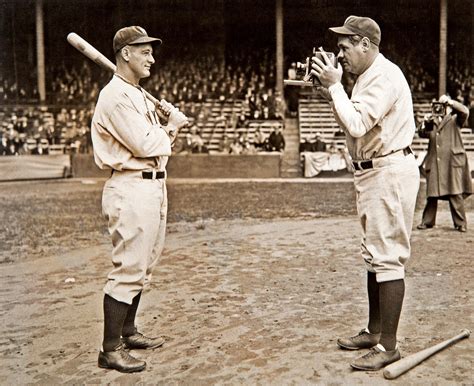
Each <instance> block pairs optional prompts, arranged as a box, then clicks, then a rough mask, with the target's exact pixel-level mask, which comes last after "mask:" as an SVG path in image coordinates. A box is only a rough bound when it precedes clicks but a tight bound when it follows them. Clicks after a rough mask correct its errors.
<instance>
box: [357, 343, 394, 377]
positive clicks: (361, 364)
mask: <svg viewBox="0 0 474 386" xmlns="http://www.w3.org/2000/svg"><path fill="white" fill-rule="evenodd" d="M400 358H401V356H400V351H398V349H397V348H396V349H395V350H391V351H385V349H384V348H383V346H382V345H380V344H378V345H377V346H375V347H374V348H373V349H372V350H370V352H368V353H367V354H365V355H363V356H361V357H360V358H357V359H356V360H355V361H354V362H352V363H351V367H352V368H353V369H356V370H364V371H376V370H380V369H381V368H384V367H385V366H388V365H389V364H390V363H393V362H396V361H398V360H399V359H400Z"/></svg>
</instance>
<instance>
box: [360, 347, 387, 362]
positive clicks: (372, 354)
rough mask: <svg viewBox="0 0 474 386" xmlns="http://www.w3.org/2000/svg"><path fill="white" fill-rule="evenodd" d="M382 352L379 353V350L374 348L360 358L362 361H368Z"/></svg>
mask: <svg viewBox="0 0 474 386" xmlns="http://www.w3.org/2000/svg"><path fill="white" fill-rule="evenodd" d="M381 352H382V351H380V350H379V349H377V348H376V347H374V348H372V349H371V350H370V351H369V352H368V353H367V354H365V355H363V356H362V358H364V359H369V358H372V357H374V356H376V355H377V354H379V353H381Z"/></svg>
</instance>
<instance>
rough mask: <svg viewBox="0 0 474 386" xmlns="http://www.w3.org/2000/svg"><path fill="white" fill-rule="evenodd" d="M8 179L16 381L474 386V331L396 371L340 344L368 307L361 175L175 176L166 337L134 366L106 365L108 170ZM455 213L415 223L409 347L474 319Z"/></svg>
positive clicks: (6, 345)
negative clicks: (427, 225)
mask: <svg viewBox="0 0 474 386" xmlns="http://www.w3.org/2000/svg"><path fill="white" fill-rule="evenodd" d="M0 187H1V189H0V198H1V203H0V209H1V211H2V214H3V216H4V217H3V220H2V222H1V227H2V232H1V236H0V237H1V238H0V242H1V248H0V253H1V254H0V262H1V264H0V278H1V280H2V286H1V292H0V299H1V303H0V304H1V310H0V323H1V326H2V334H1V340H0V341H1V343H2V344H1V348H0V352H1V356H2V367H1V369H0V377H1V378H0V379H2V381H1V383H2V384H27V383H28V384H41V385H46V384H108V383H113V384H124V385H128V384H129V385H132V384H166V385H168V384H193V385H194V384H198V385H201V384H202V385H208V384H249V385H253V384H261V385H264V384H275V385H280V384H331V385H353V384H366V385H368V384H377V385H379V384H381V385H383V384H397V385H405V384H419V385H425V384H440V385H445V384H452V385H455V384H456V385H458V384H471V383H472V378H473V377H472V374H473V373H472V364H473V362H474V349H473V347H474V346H473V344H472V339H473V338H472V337H471V338H470V339H466V340H464V341H462V342H460V343H458V344H457V345H456V346H454V347H451V348H449V349H447V350H445V351H443V352H441V353H439V354H437V355H435V356H434V357H432V358H430V359H429V360H427V361H426V362H424V363H423V364H421V365H420V366H418V367H417V368H415V369H413V370H412V371H410V372H408V373H407V374H405V375H402V376H401V377H400V378H398V379H397V380H394V381H387V380H384V378H383V376H382V373H381V372H375V373H369V372H354V371H352V370H351V369H350V367H349V362H350V361H351V360H352V358H354V357H355V356H357V355H359V353H354V352H347V351H342V350H339V349H337V347H336V344H335V341H336V339H337V338H338V337H339V336H342V335H346V334H352V333H355V332H357V331H358V329H360V328H362V327H364V324H365V323H366V314H367V304H366V295H365V272H364V267H363V264H362V262H361V261H360V258H359V256H358V242H359V228H358V222H357V218H356V215H355V208H354V202H353V201H354V196H353V195H354V192H353V189H352V184H351V182H350V181H338V182H335V181H334V182H327V183H326V182H321V181H311V182H297V181H268V182H261V181H249V182H245V181H243V182H236V181H234V182H233V181H229V182H223V183H194V182H193V183H190V182H184V183H183V182H178V181H170V182H169V196H170V213H169V219H170V224H169V226H168V235H167V242H166V249H165V252H164V255H163V257H162V259H161V262H160V264H159V266H158V267H157V269H156V271H155V277H154V282H153V283H152V285H151V286H150V287H149V289H148V291H147V293H146V294H145V296H144V297H143V304H142V308H141V310H139V326H140V327H141V330H143V331H144V332H146V333H149V334H157V335H162V336H163V337H165V339H166V344H165V346H163V348H161V349H157V350H155V351H151V352H147V351H135V352H134V353H135V354H136V355H137V356H139V357H141V358H146V360H147V364H148V366H147V370H145V371H144V372H142V373H139V374H129V375H125V374H120V373H118V372H115V371H107V370H102V369H99V368H98V367H97V363H96V362H97V352H98V349H99V346H100V340H101V335H102V310H101V301H102V287H103V284H104V279H105V275H106V272H107V271H108V269H109V268H110V261H109V260H110V259H109V250H110V248H109V240H108V237H107V235H106V232H105V227H104V225H105V224H104V221H103V220H102V218H101V216H100V192H101V187H102V182H101V181H90V180H88V181H48V182H37V183H26V182H25V183H8V184H2V185H1V186H0ZM423 199H424V198H423V194H421V195H420V198H419V206H418V208H420V205H422V203H423ZM471 200H472V199H471ZM469 208H472V206H469ZM440 209H441V213H440V214H439V220H438V226H437V227H436V228H434V229H432V230H428V231H424V232H422V231H418V230H415V231H414V232H413V237H412V239H413V255H412V259H411V261H410V262H409V264H408V267H407V279H406V287H407V289H406V302H405V304H404V309H403V312H402V319H401V322H400V329H399V337H398V338H399V345H400V350H401V352H402V356H406V355H408V354H410V353H413V352H416V351H419V350H420V349H423V348H425V347H428V346H430V345H433V344H435V343H438V342H440V341H442V340H444V339H447V338H449V337H451V336H453V335H456V334H457V333H459V331H460V330H461V329H462V328H468V329H470V330H472V329H473V325H474V316H473V315H474V302H473V300H472V296H473V290H474V284H473V280H472V278H473V277H474V268H473V266H472V264H471V261H472V250H473V241H474V240H473V236H472V232H473V231H472V230H470V231H468V233H466V234H461V233H459V232H456V231H454V230H453V229H452V224H451V219H450V215H449V213H448V212H447V206H445V205H441V206H440ZM473 214H474V213H473V211H472V209H470V212H469V219H470V220H471V222H472V219H473V218H474V217H473ZM419 219H420V213H419V211H418V212H417V215H416V221H419Z"/></svg>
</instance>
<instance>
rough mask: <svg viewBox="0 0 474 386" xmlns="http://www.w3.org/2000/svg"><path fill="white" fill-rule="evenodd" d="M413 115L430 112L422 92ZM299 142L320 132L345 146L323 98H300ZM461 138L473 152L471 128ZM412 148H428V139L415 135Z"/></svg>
mask: <svg viewBox="0 0 474 386" xmlns="http://www.w3.org/2000/svg"><path fill="white" fill-rule="evenodd" d="M413 109H414V113H415V117H423V116H424V115H425V114H428V113H430V112H431V98H429V97H427V96H426V95H424V94H422V95H420V96H415V97H414V101H413ZM298 116H299V132H300V143H304V142H305V140H306V139H308V140H312V139H313V138H314V136H315V134H316V133H318V132H319V133H321V137H322V138H323V139H324V140H326V142H333V143H336V146H337V147H338V148H343V147H344V146H345V140H344V138H343V137H342V138H341V137H337V136H335V134H336V132H337V131H338V130H339V125H338V124H337V122H336V120H335V119H334V116H333V114H332V112H331V108H330V107H329V104H328V103H327V102H326V101H324V100H323V99H320V98H317V97H306V98H304V99H300V101H299V107H298ZM462 138H463V143H464V146H465V149H466V150H467V151H473V152H474V133H473V132H472V129H471V128H463V129H462ZM412 148H413V150H414V151H415V153H419V152H422V151H426V150H427V149H428V139H426V138H420V137H418V135H415V138H414V139H413V143H412Z"/></svg>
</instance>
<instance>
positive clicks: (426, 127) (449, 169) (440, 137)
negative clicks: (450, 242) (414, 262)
mask: <svg viewBox="0 0 474 386" xmlns="http://www.w3.org/2000/svg"><path fill="white" fill-rule="evenodd" d="M439 103H440V104H433V113H432V114H428V115H427V116H425V119H424V121H423V122H422V124H421V126H420V128H419V130H418V135H419V136H420V137H421V138H428V139H429V144H428V154H427V155H426V159H425V161H424V169H425V172H426V197H427V202H426V206H425V209H424V211H423V218H422V220H421V224H420V225H418V226H417V228H418V229H428V228H432V227H434V225H435V223H436V211H437V207H438V200H448V201H449V208H450V210H451V216H452V219H453V223H454V227H455V229H456V230H458V231H459V232H466V230H467V218H466V211H465V208H464V199H465V198H466V197H468V196H469V195H470V194H472V182H471V172H470V169H469V163H468V159H467V155H466V151H465V150H464V146H463V143H462V137H461V128H462V126H463V125H464V123H465V122H466V120H467V118H468V116H469V110H468V108H467V107H466V106H464V105H463V104H461V103H460V102H458V101H456V100H453V99H451V98H450V97H449V96H447V95H442V96H441V97H440V98H439Z"/></svg>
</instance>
